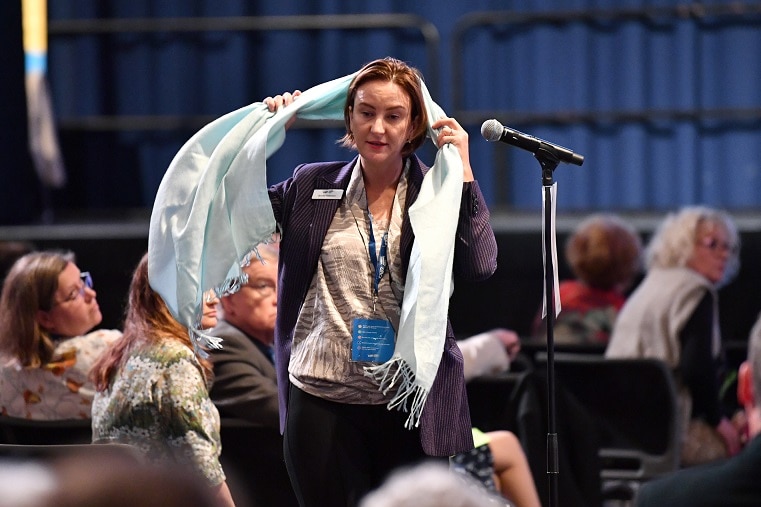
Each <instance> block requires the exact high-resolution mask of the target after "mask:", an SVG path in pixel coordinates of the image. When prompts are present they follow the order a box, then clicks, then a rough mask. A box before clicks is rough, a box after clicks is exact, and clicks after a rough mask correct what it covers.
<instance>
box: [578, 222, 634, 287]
mask: <svg viewBox="0 0 761 507" xmlns="http://www.w3.org/2000/svg"><path fill="white" fill-rule="evenodd" d="M565 254H566V260H567V261H568V264H569V265H570V266H571V270H572V271H573V273H574V275H575V276H576V277H577V278H578V279H580V280H581V281H583V282H584V283H586V284H587V285H589V286H590V287H594V288H597V289H603V290H609V289H612V288H616V287H617V288H619V289H622V290H625V289H626V288H628V287H629V285H631V283H632V282H633V281H634V278H635V276H636V275H637V274H638V273H639V272H640V271H641V269H642V241H641V240H640V237H639V235H638V234H637V232H636V231H635V230H634V228H633V227H631V226H630V225H629V224H627V223H626V222H624V221H623V220H621V219H620V218H619V217H618V216H616V215H612V214H606V213H601V214H596V215H592V216H590V217H588V218H586V219H585V220H583V221H582V222H580V223H579V225H578V226H577V227H576V230H575V231H574V232H573V234H572V235H571V236H570V237H569V238H568V242H567V243H566V250H565Z"/></svg>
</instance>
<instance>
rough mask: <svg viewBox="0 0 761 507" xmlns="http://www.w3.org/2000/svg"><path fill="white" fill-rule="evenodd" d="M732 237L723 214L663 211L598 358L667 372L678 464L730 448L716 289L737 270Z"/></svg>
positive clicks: (733, 436)
mask: <svg viewBox="0 0 761 507" xmlns="http://www.w3.org/2000/svg"><path fill="white" fill-rule="evenodd" d="M738 251H739V237H738V234H737V230H736V229H735V225H734V223H733V221H732V219H731V218H730V216H729V215H728V214H726V213H725V212H723V211H719V210H714V209H710V208H706V207H699V206H696V207H686V208H683V209H682V210H680V211H679V212H678V213H675V214H669V215H668V216H667V217H666V219H665V220H664V221H663V223H662V224H661V225H660V227H659V228H658V230H657V231H656V233H655V235H654V236H653V238H652V240H651V241H650V244H649V245H648V247H647V253H646V257H647V274H646V276H645V278H644V280H643V281H642V283H641V284H640V285H639V286H638V287H637V289H636V290H635V291H634V292H633V293H632V295H631V296H630V297H629V299H628V300H627V302H626V304H625V305H624V307H623V309H622V310H621V312H620V313H619V315H618V318H617V319H616V324H615V326H614V329H613V336H612V337H611V341H610V343H609V344H608V348H607V350H606V356H607V357H611V358H614V357H615V358H620V357H623V358H626V357H653V358H656V359H661V360H663V361H665V362H666V363H667V364H668V365H669V366H670V367H671V368H672V369H673V371H674V377H675V380H676V384H677V389H678V393H679V406H680V414H681V418H682V424H681V431H682V435H683V440H682V453H681V463H682V465H683V466H690V465H695V464H699V463H704V462H708V461H712V460H716V459H719V458H724V457H727V456H731V455H734V454H736V453H737V452H738V451H739V450H740V438H739V434H738V431H737V429H736V428H735V426H734V425H733V424H732V422H730V419H729V418H728V417H727V414H725V413H724V411H723V407H722V405H721V401H720V396H719V388H720V386H721V384H722V380H723V379H722V378H721V377H722V375H723V368H724V365H723V361H722V354H721V336H720V331H719V315H718V294H717V288H718V287H719V286H721V285H722V284H724V283H726V282H727V281H728V280H729V279H731V278H732V277H733V276H734V275H735V273H736V272H737V268H738V264H739V261H738Z"/></svg>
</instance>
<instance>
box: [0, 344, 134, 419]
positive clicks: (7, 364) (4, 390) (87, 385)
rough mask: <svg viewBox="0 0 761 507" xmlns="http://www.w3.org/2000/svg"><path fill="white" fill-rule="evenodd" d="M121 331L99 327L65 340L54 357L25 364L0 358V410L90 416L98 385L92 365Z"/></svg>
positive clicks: (36, 415) (47, 416)
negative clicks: (35, 365) (91, 375)
mask: <svg viewBox="0 0 761 507" xmlns="http://www.w3.org/2000/svg"><path fill="white" fill-rule="evenodd" d="M121 335H122V333H121V331H118V330H115V329H100V330H98V331H93V332H91V333H88V334H86V335H83V336H77V337H74V338H68V339H65V340H62V341H61V342H59V343H58V345H57V346H56V349H55V352H54V354H53V360H52V361H51V362H50V363H48V364H46V365H45V366H42V367H40V368H24V367H23V366H21V365H20V364H19V362H18V360H17V359H15V358H3V359H0V414H2V415H4V416H11V417H20V418H24V419H35V420H60V419H89V418H90V406H91V404H92V399H93V396H94V395H95V386H94V385H93V384H92V382H90V381H89V380H88V375H89V373H90V368H91V367H92V365H93V363H94V362H95V360H96V359H98V357H99V356H100V354H101V353H102V352H103V351H104V350H106V349H107V348H108V347H109V345H111V343H113V342H115V341H116V340H118V339H119V338H120V337H121Z"/></svg>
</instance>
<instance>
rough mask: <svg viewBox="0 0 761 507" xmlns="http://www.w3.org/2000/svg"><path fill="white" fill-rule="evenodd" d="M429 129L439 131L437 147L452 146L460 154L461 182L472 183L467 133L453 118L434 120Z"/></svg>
mask: <svg viewBox="0 0 761 507" xmlns="http://www.w3.org/2000/svg"><path fill="white" fill-rule="evenodd" d="M431 127H432V128H434V129H440V131H439V137H438V146H439V148H441V147H442V146H444V145H445V144H452V145H454V146H455V147H456V148H457V151H459V152H460V158H461V159H462V167H463V181H473V180H474V179H475V178H474V177H473V169H472V168H471V167H470V154H469V153H468V132H467V131H466V130H465V129H464V128H462V127H461V126H460V124H459V123H457V120H455V119H454V118H441V119H440V120H436V121H435V122H434V123H433V124H431Z"/></svg>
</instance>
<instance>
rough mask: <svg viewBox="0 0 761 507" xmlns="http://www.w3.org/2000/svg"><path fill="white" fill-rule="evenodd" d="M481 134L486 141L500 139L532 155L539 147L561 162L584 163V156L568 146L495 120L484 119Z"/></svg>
mask: <svg viewBox="0 0 761 507" xmlns="http://www.w3.org/2000/svg"><path fill="white" fill-rule="evenodd" d="M481 135H482V136H483V137H484V139H486V140H487V141H491V142H493V141H502V142H503V143H507V144H511V145H513V146H517V147H518V148H523V149H524V150H526V151H530V152H531V153H533V154H534V155H536V152H538V151H539V150H541V149H544V150H546V151H549V152H550V153H552V154H553V155H555V156H556V157H557V158H558V160H560V161H561V162H566V163H568V164H575V165H581V164H583V163H584V157H583V156H582V155H579V154H578V153H574V152H572V151H571V150H569V149H568V148H563V147H562V146H558V145H557V144H552V143H550V142H547V141H544V140H542V139H539V138H538V137H533V136H530V135H528V134H524V133H523V132H519V131H517V130H515V129H511V128H510V127H505V126H504V125H502V124H501V123H500V122H498V121H497V120H494V119H492V120H486V121H485V122H484V123H483V124H482V125H481Z"/></svg>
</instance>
